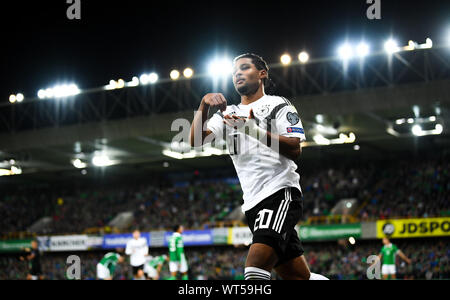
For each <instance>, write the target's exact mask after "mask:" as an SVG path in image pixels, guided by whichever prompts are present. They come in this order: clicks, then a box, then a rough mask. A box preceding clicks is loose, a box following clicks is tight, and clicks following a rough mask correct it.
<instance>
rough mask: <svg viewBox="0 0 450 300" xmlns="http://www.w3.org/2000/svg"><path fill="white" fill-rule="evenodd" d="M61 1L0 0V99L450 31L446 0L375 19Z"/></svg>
mask: <svg viewBox="0 0 450 300" xmlns="http://www.w3.org/2000/svg"><path fill="white" fill-rule="evenodd" d="M42 2H45V3H42ZM69 5H70V4H67V3H66V0H53V1H14V2H12V3H9V4H5V3H4V2H2V4H1V9H0V11H1V21H0V22H1V39H2V40H3V41H2V48H3V54H2V69H1V72H2V75H1V78H2V84H1V85H0V86H1V88H0V102H5V101H8V97H9V95H10V94H11V93H17V92H22V93H24V94H25V96H26V97H27V96H32V97H35V96H36V93H37V91H38V90H39V89H40V88H46V87H50V86H52V85H53V84H55V83H56V82H63V81H69V82H75V83H77V84H78V85H79V87H81V88H89V87H97V86H102V85H105V84H107V83H108V82H109V80H110V79H118V78H123V79H125V80H126V81H129V80H131V77H132V76H139V75H140V74H142V73H143V72H150V71H156V72H158V73H159V74H160V77H168V73H169V71H170V70H171V69H173V68H178V69H179V70H183V69H184V68H185V67H187V66H190V67H192V68H194V70H195V71H196V72H197V73H203V72H204V71H205V70H206V65H207V62H208V60H209V59H210V58H211V57H212V56H214V54H215V53H217V54H223V53H227V54H228V56H230V57H231V58H232V57H234V56H235V55H238V54H241V53H244V52H254V53H258V54H260V55H262V56H263V57H264V58H265V59H266V60H267V62H268V63H273V62H278V61H279V57H280V55H281V54H283V52H285V51H288V52H290V53H291V55H292V56H293V57H294V56H295V57H296V55H297V54H298V52H299V51H301V50H303V49H305V50H307V51H308V52H309V53H310V55H311V56H312V57H324V56H331V55H334V54H335V53H336V48H337V46H338V45H339V44H340V43H341V42H342V41H344V40H345V39H346V38H348V39H349V41H355V42H358V41H360V40H361V39H362V38H364V39H365V40H366V41H367V42H368V43H370V44H371V47H372V48H377V49H379V48H382V45H383V42H384V41H385V40H386V39H387V38H388V37H389V36H390V35H391V34H392V35H393V36H394V37H396V38H397V39H398V40H399V42H400V43H401V44H402V45H406V44H407V42H408V40H409V39H413V40H416V41H418V42H421V43H423V42H425V39H426V38H427V37H430V38H432V39H433V41H434V42H435V44H440V43H443V42H444V41H445V37H446V35H450V1H449V0H440V1H437V0H428V1H425V0H423V1H407V0H381V5H382V7H381V16H382V19H381V20H368V19H367V17H366V10H367V8H368V6H369V5H368V4H366V0H352V1H350V0H349V1H347V0H339V1H337V0H335V1H329V0H328V1H325V0H316V1H313V0H309V1H300V0H297V1H282V0H277V1H250V0H242V1H214V0H213V1H193V0H191V1H164V2H160V3H153V2H150V1H136V0H127V1H125V0H124V1H106V0H81V20H68V19H67V17H66V10H67V8H68V7H69Z"/></svg>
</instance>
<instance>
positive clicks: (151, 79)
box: [148, 72, 159, 84]
mask: <svg viewBox="0 0 450 300" xmlns="http://www.w3.org/2000/svg"><path fill="white" fill-rule="evenodd" d="M158 78H159V76H158V74H156V73H155V72H153V73H150V74H149V75H148V82H150V83H151V84H154V83H156V82H157V81H158Z"/></svg>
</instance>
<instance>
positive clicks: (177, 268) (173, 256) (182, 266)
mask: <svg viewBox="0 0 450 300" xmlns="http://www.w3.org/2000/svg"><path fill="white" fill-rule="evenodd" d="M173 231H174V232H173V234H172V237H171V238H170V241H169V257H170V262H169V270H170V274H171V277H170V280H176V279H177V273H178V272H180V273H181V279H182V280H188V274H187V271H188V265H187V260H186V256H185V255H184V245H183V238H182V236H181V234H182V233H183V231H184V228H183V226H181V225H176V226H175V227H174V228H173Z"/></svg>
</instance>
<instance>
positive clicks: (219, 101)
mask: <svg viewBox="0 0 450 300" xmlns="http://www.w3.org/2000/svg"><path fill="white" fill-rule="evenodd" d="M202 102H203V103H204V104H206V105H208V106H209V107H211V108H212V107H217V108H219V109H220V110H221V111H225V110H226V109H227V99H225V97H224V96H223V95H222V94H221V93H210V94H206V95H205V97H203V99H202Z"/></svg>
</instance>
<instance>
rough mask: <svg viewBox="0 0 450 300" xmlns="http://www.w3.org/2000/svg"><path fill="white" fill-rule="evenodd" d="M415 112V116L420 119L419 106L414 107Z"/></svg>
mask: <svg viewBox="0 0 450 300" xmlns="http://www.w3.org/2000/svg"><path fill="white" fill-rule="evenodd" d="M413 112H414V115H415V116H416V118H418V117H419V114H420V108H419V106H417V105H414V106H413Z"/></svg>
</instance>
